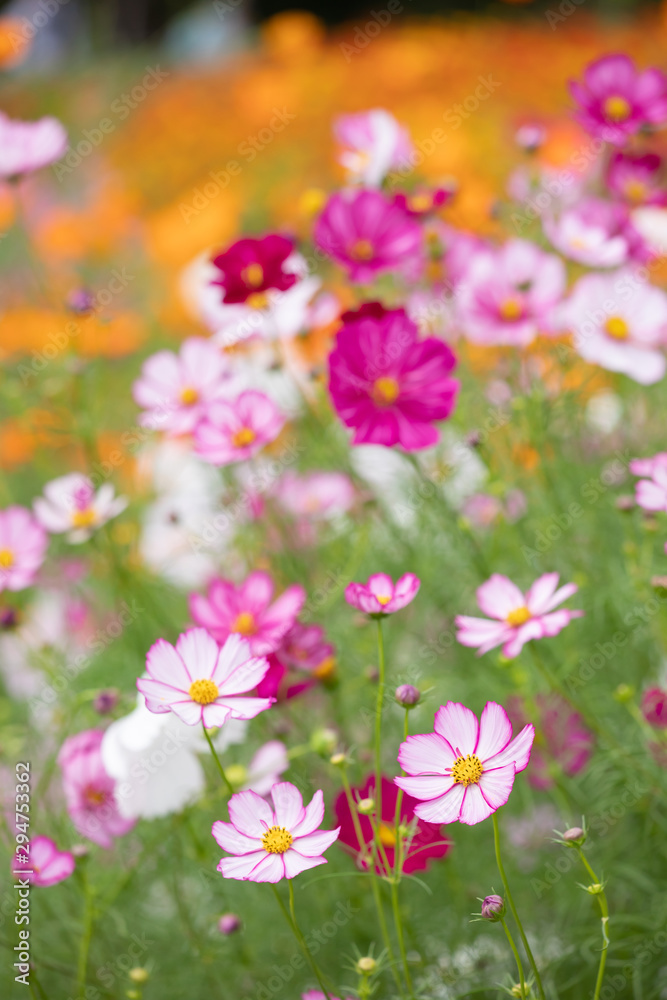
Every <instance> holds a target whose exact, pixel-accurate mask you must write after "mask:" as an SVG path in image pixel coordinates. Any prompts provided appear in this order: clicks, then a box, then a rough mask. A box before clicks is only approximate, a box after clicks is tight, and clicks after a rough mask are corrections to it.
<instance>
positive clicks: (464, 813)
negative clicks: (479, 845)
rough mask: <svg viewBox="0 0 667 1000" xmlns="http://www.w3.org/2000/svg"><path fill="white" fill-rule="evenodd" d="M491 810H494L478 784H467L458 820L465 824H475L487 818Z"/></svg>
mask: <svg viewBox="0 0 667 1000" xmlns="http://www.w3.org/2000/svg"><path fill="white" fill-rule="evenodd" d="M492 812H494V809H493V806H490V805H489V803H488V802H487V801H486V800H485V799H484V796H483V795H482V792H481V790H480V787H479V785H468V787H467V788H466V791H465V795H464V796H463V800H462V802H461V812H460V815H459V822H461V823H465V824H466V826H475V824H476V823H481V822H482V820H484V819H488V817H489V816H490V815H491V813H492Z"/></svg>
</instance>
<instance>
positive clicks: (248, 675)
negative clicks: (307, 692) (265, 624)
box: [137, 628, 273, 729]
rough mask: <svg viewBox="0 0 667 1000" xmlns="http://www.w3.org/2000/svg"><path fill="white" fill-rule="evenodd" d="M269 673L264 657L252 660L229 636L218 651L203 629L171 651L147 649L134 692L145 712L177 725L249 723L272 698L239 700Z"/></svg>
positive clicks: (159, 646) (162, 643) (160, 645)
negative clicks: (172, 718) (173, 718)
mask: <svg viewBox="0 0 667 1000" xmlns="http://www.w3.org/2000/svg"><path fill="white" fill-rule="evenodd" d="M268 669H269V664H268V661H267V660H265V659H264V657H261V656H260V657H256V656H252V654H251V650H250V645H249V644H248V643H247V642H246V640H245V639H243V638H241V636H240V635H230V636H229V638H228V639H227V640H226V642H225V643H224V645H223V646H222V648H220V647H219V646H218V644H217V642H216V641H215V639H213V638H212V636H210V635H209V634H208V632H207V631H206V629H204V628H191V629H188V631H187V632H184V633H183V634H182V635H180V636H179V637H178V640H177V642H176V646H175V647H174V646H172V645H171V643H169V642H167V640H166V639H158V641H157V642H156V643H154V644H153V645H152V646H151V648H150V649H149V650H148V654H147V656H146V671H147V673H148V677H140V678H139V679H138V680H137V688H138V689H139V691H140V692H141V693H142V694H143V696H144V697H145V699H146V707H147V708H148V709H150V711H151V712H157V713H162V712H173V713H174V714H175V715H177V716H178V718H179V719H180V720H181V722H185V723H186V724H187V725H188V726H196V725H197V723H199V722H201V723H202V725H203V726H205V727H206V729H211V728H212V727H213V726H222V725H224V723H225V722H227V720H228V719H254V718H255V716H256V715H259V713H260V712H265V711H266V709H267V708H270V707H271V705H272V704H273V699H272V698H249V697H242V696H243V695H246V693H247V692H248V691H252V690H253V688H256V687H257V685H258V684H259V682H260V681H261V680H262V678H263V677H264V674H265V673H266V672H267V670H268Z"/></svg>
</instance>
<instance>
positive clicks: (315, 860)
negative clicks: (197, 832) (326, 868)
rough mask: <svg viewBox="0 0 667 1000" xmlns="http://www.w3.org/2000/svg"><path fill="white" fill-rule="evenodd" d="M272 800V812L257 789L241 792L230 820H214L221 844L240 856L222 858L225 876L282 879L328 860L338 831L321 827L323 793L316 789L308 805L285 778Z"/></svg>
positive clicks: (232, 804) (231, 807)
mask: <svg viewBox="0 0 667 1000" xmlns="http://www.w3.org/2000/svg"><path fill="white" fill-rule="evenodd" d="M271 798H272V799H273V810H272V809H271V807H270V805H269V804H268V803H267V802H266V801H265V800H264V799H263V798H261V797H260V796H259V795H257V794H256V793H255V792H250V791H248V792H238V793H237V794H236V795H232V797H231V799H230V800H229V805H228V808H229V818H230V820H231V822H230V823H223V822H221V821H220V820H218V821H217V822H215V823H214V824H213V828H212V830H211V832H212V834H213V836H214V838H215V840H216V841H217V843H218V844H219V845H220V847H221V848H222V849H223V851H227V852H228V853H229V854H233V855H236V857H233V858H222V860H221V861H220V863H219V865H218V871H219V872H222V875H223V878H233V879H243V880H244V881H250V882H280V880H281V879H283V878H294V877H295V876H296V875H299V874H300V873H301V872H304V871H307V870H308V869H309V868H316V867H317V866H318V865H325V864H326V863H327V860H326V858H324V857H322V855H323V853H324V851H326V850H327V848H328V847H331V845H332V844H333V843H334V841H335V840H337V838H338V833H339V830H338V829H336V830H318V827H319V825H320V823H321V822H322V820H323V819H324V796H323V795H322V792H321V791H317V792H315V795H314V796H313V798H312V800H311V802H310V804H309V805H308V806H307V807H305V808H304V805H303V799H302V798H301V792H300V791H299V790H298V788H295V786H294V785H291V784H290V783H289V781H283V782H279V783H278V784H276V785H274V786H273V788H272V789H271Z"/></svg>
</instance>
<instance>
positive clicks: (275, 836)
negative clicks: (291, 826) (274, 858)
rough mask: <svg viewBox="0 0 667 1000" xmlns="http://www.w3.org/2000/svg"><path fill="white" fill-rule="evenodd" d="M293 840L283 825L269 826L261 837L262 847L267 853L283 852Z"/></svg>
mask: <svg viewBox="0 0 667 1000" xmlns="http://www.w3.org/2000/svg"><path fill="white" fill-rule="evenodd" d="M293 840H294V837H293V836H292V834H291V833H290V832H289V830H287V829H286V828H285V827H284V826H270V827H269V829H268V830H267V831H266V833H265V834H264V836H263V837H262V847H263V848H264V850H265V851H267V852H268V853H269V854H284V853H285V851H288V850H289V849H290V847H291V846H292V841H293Z"/></svg>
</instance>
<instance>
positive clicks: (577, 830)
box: [563, 826, 586, 847]
mask: <svg viewBox="0 0 667 1000" xmlns="http://www.w3.org/2000/svg"><path fill="white" fill-rule="evenodd" d="M563 840H564V841H565V842H566V843H567V844H568V845H570V846H571V847H581V845H582V844H583V843H584V841H585V840H586V834H585V833H584V831H583V830H582V829H581V827H580V826H573V827H570V829H569V830H566V831H565V833H564V834H563Z"/></svg>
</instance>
